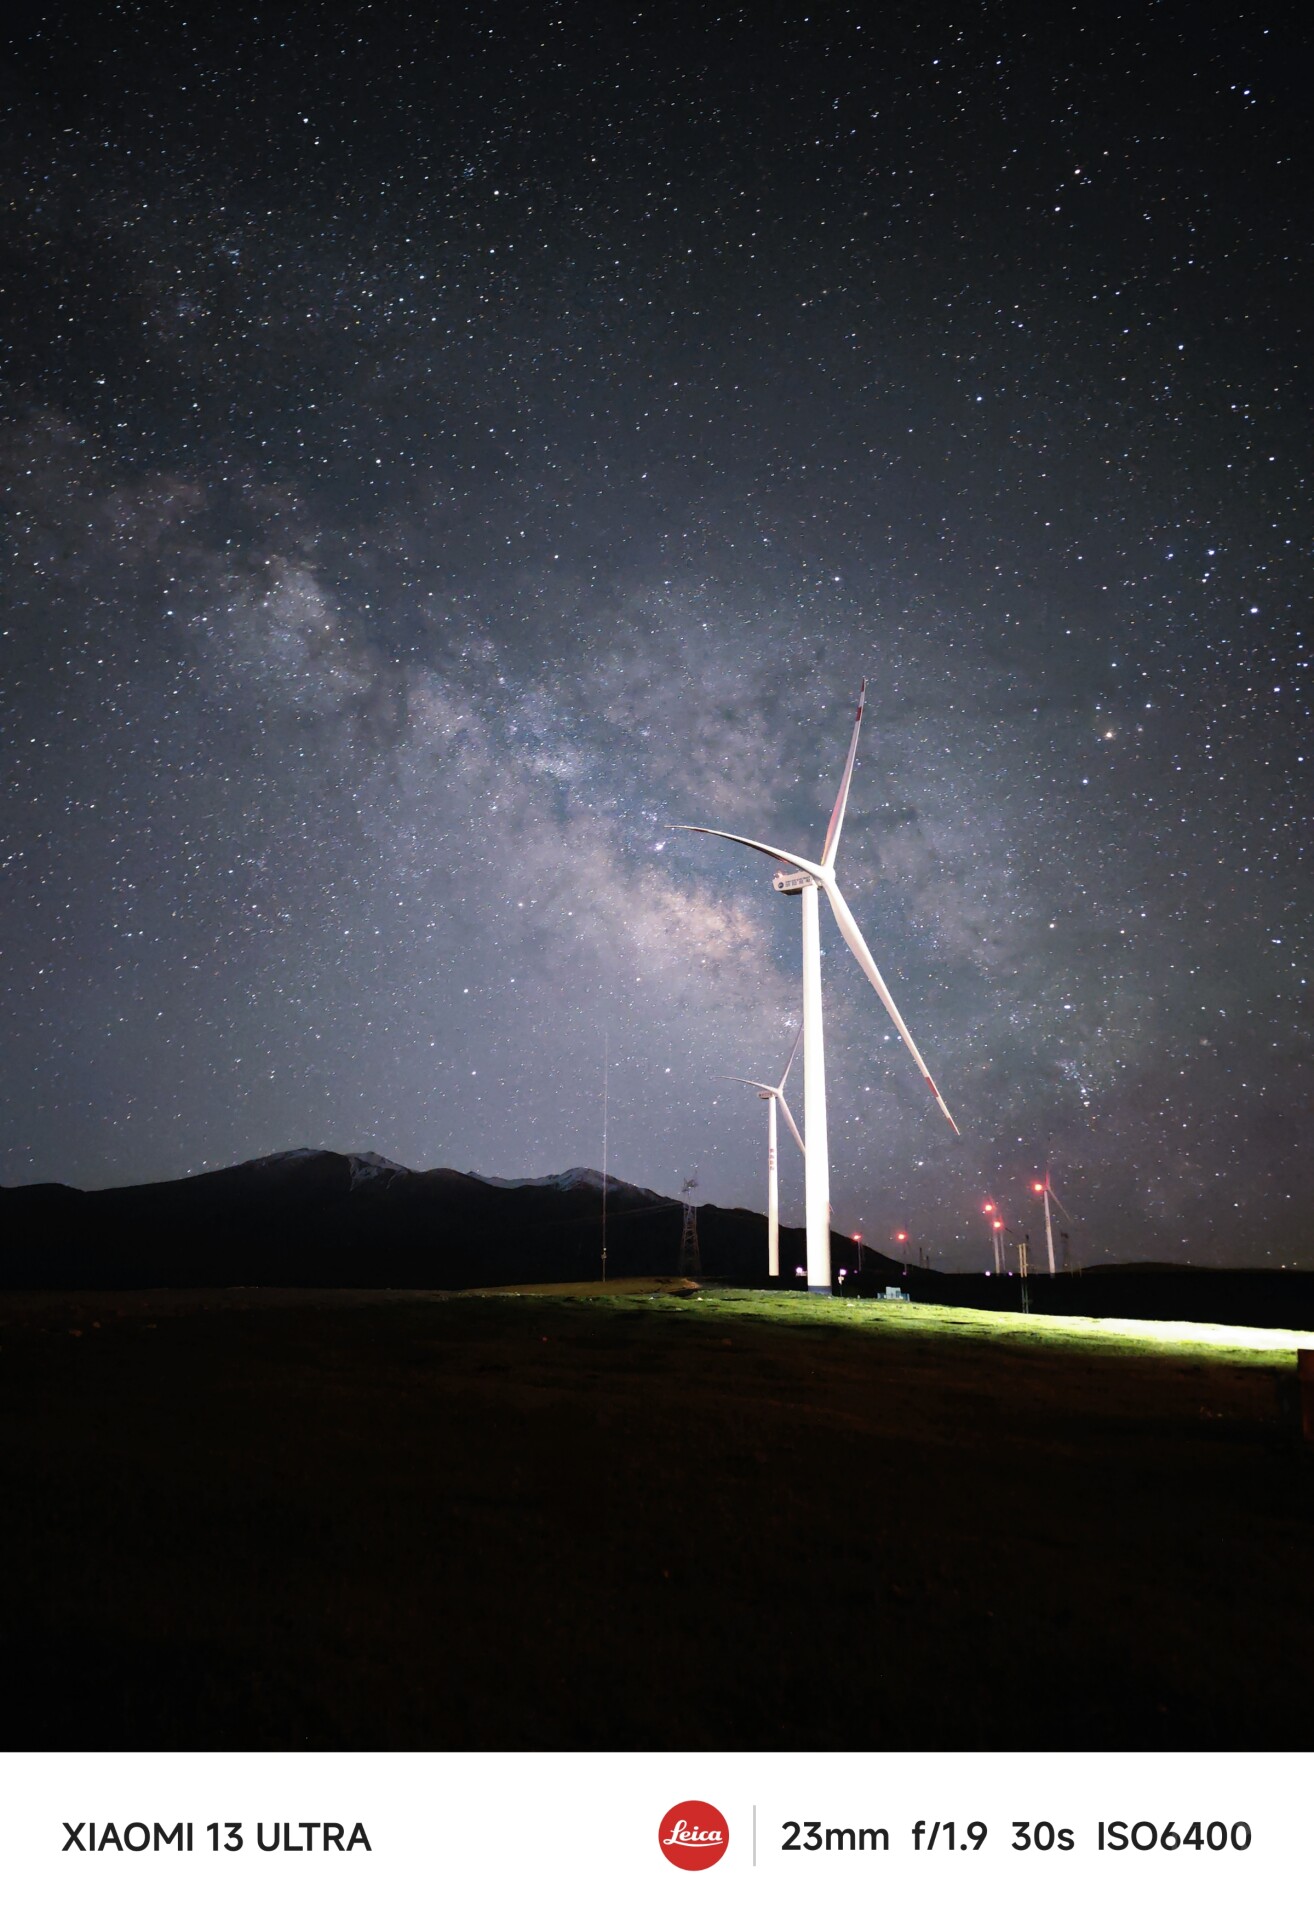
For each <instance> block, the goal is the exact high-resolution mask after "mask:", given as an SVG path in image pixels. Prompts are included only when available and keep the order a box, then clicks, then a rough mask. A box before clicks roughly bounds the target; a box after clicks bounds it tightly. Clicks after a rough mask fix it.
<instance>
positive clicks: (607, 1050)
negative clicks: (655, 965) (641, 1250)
mask: <svg viewBox="0 0 1314 1920" xmlns="http://www.w3.org/2000/svg"><path fill="white" fill-rule="evenodd" d="M610 1064H611V1037H610V1035H609V1034H608V1032H607V1029H606V1028H605V1027H604V1028H603V1029H602V1278H603V1282H604V1284H605V1282H606V1278H607V1070H608V1067H609V1066H610Z"/></svg>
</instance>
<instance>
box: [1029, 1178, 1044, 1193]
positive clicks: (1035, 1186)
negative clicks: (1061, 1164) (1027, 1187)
mask: <svg viewBox="0 0 1314 1920" xmlns="http://www.w3.org/2000/svg"><path fill="white" fill-rule="evenodd" d="M1031 1191H1032V1193H1043V1192H1044V1191H1045V1183H1044V1181H1043V1180H1035V1181H1033V1182H1032V1186H1031Z"/></svg>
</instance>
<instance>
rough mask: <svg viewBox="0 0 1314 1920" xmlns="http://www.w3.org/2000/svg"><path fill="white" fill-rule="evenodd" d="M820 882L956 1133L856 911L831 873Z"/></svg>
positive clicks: (862, 964) (954, 1125)
mask: <svg viewBox="0 0 1314 1920" xmlns="http://www.w3.org/2000/svg"><path fill="white" fill-rule="evenodd" d="M821 884H822V886H823V887H824V888H825V890H826V898H827V899H828V900H829V901H830V908H831V912H832V913H833V914H834V915H835V920H836V924H837V925H838V927H839V930H840V932H841V933H842V934H843V935H844V938H845V939H846V940H847V941H848V943H849V946H850V947H851V948H852V950H853V957H854V959H855V960H856V961H857V963H858V965H859V966H860V967H861V968H862V971H863V972H864V973H865V974H866V976H867V978H868V979H869V980H870V981H871V984H872V985H873V987H875V989H876V991H877V993H878V994H879V995H880V997H881V1000H882V1002H883V1003H884V1006H885V1011H886V1012H887V1013H888V1014H889V1016H890V1018H891V1020H893V1022H894V1024H895V1027H896V1028H897V1030H898V1034H899V1038H900V1039H901V1040H902V1041H903V1044H904V1045H905V1047H907V1049H908V1051H909V1053H910V1054H911V1055H912V1057H913V1059H914V1060H915V1061H916V1062H917V1066H918V1069H919V1070H920V1072H921V1076H922V1078H923V1080H925V1082H926V1084H927V1086H928V1087H929V1088H930V1089H931V1092H932V1094H933V1095H934V1097H935V1104H936V1106H937V1107H939V1109H940V1111H941V1113H942V1114H943V1115H944V1117H945V1119H946V1120H947V1121H948V1122H949V1125H950V1126H951V1127H952V1128H953V1130H954V1132H955V1133H957V1132H958V1123H957V1122H956V1121H955V1119H954V1116H953V1115H952V1114H951V1113H950V1111H949V1109H948V1107H947V1106H946V1105H945V1103H944V1100H943V1098H942V1096H941V1093H940V1089H939V1088H938V1087H937V1086H936V1084H935V1082H934V1080H932V1078H931V1074H930V1069H929V1068H928V1067H927V1064H926V1062H925V1060H923V1059H922V1056H921V1054H920V1053H919V1052H918V1051H917V1042H916V1041H915V1040H914V1039H913V1037H912V1035H911V1034H910V1033H909V1031H908V1029H907V1027H906V1026H905V1025H904V1022H903V1015H902V1014H901V1013H900V1012H899V1009H898V1008H897V1007H896V1006H895V1004H894V999H893V996H892V995H891V993H890V990H889V988H888V987H887V986H886V984H885V982H884V980H882V978H881V970H880V968H879V967H878V966H877V965H876V962H875V961H874V960H873V959H872V957H871V951H870V949H869V947H868V945H867V942H866V941H865V940H864V939H863V937H862V934H861V932H860V931H859V928H858V923H857V921H856V920H855V919H854V917H853V915H852V914H851V913H850V912H849V910H848V907H847V906H846V905H845V903H844V895H843V894H842V893H841V892H840V890H839V888H838V887H837V886H836V885H835V882H834V880H832V879H831V878H830V876H829V875H826V876H825V877H824V878H823V880H822V883H821Z"/></svg>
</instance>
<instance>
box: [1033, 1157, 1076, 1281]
mask: <svg viewBox="0 0 1314 1920" xmlns="http://www.w3.org/2000/svg"><path fill="white" fill-rule="evenodd" d="M1031 1191H1032V1192H1033V1193H1043V1194H1044V1196H1045V1248H1046V1251H1047V1252H1048V1254H1049V1270H1050V1272H1051V1274H1052V1273H1054V1272H1055V1271H1056V1268H1055V1266H1054V1225H1053V1222H1052V1220H1051V1219H1050V1214H1049V1203H1050V1201H1051V1200H1052V1201H1053V1202H1054V1205H1055V1206H1056V1207H1057V1208H1058V1210H1059V1212H1060V1213H1061V1214H1062V1215H1063V1218H1064V1219H1065V1220H1067V1221H1068V1222H1071V1220H1072V1215H1071V1214H1070V1213H1069V1212H1068V1210H1067V1208H1066V1207H1065V1206H1064V1204H1063V1202H1062V1201H1061V1200H1060V1199H1059V1197H1058V1195H1057V1193H1055V1191H1054V1183H1053V1181H1052V1180H1051V1179H1050V1177H1049V1168H1048V1167H1046V1169H1045V1177H1044V1179H1043V1180H1033V1181H1032V1182H1031Z"/></svg>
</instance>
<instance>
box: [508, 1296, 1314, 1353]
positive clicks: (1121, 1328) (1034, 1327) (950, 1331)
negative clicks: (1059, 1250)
mask: <svg viewBox="0 0 1314 1920" xmlns="http://www.w3.org/2000/svg"><path fill="white" fill-rule="evenodd" d="M638 1285H639V1283H636V1282H633V1281H629V1282H623V1283H620V1284H619V1285H617V1287H616V1288H615V1289H614V1290H613V1288H612V1287H610V1286H608V1287H605V1288H604V1287H603V1286H601V1285H600V1284H595V1285H586V1286H582V1287H575V1288H571V1287H564V1286H561V1287H554V1288H552V1289H551V1294H552V1296H553V1297H555V1298H559V1299H563V1300H576V1301H580V1302H583V1301H585V1300H587V1301H589V1302H590V1303H591V1304H593V1305H597V1306H599V1307H601V1308H604V1309H610V1310H611V1311H613V1312H622V1313H640V1312H642V1313H665V1314H689V1315H693V1316H696V1317H699V1318H702V1319H704V1320H707V1321H708V1322H709V1323H711V1322H717V1323H720V1322H723V1321H724V1322H726V1323H727V1324H729V1323H752V1324H754V1325H759V1326H778V1327H789V1328H793V1329H797V1330H800V1331H802V1330H811V1331H814V1332H818V1333H833V1332H836V1331H838V1330H840V1329H844V1330H847V1331H850V1332H855V1333H865V1334H875V1335H878V1336H879V1337H880V1338H881V1339H886V1340H919V1341H925V1340H936V1341H943V1342H968V1343H970V1342H982V1343H985V1344H988V1345H991V1346H1005V1347H1015V1348H1017V1349H1019V1350H1022V1351H1031V1352H1038V1351H1039V1352H1045V1353H1048V1354H1052V1355H1054V1356H1055V1357H1057V1356H1059V1355H1061V1354H1062V1352H1063V1351H1064V1350H1065V1349H1067V1350H1070V1351H1071V1352H1073V1353H1074V1354H1079V1353H1081V1354H1089V1353H1090V1352H1091V1351H1092V1350H1094V1351H1097V1352H1102V1353H1106V1354H1108V1355H1109V1356H1111V1357H1112V1356H1114V1355H1117V1356H1120V1357H1131V1358H1136V1357H1143V1358H1145V1359H1146V1360H1152V1359H1153V1358H1154V1357H1155V1356H1156V1355H1159V1356H1162V1357H1163V1358H1165V1359H1179V1360H1180V1359H1186V1358H1192V1357H1195V1358H1199V1359H1202V1360H1210V1361H1217V1362H1219V1363H1222V1364H1227V1365H1237V1366H1254V1367H1262V1368H1268V1369H1271V1370H1272V1369H1282V1368H1283V1367H1284V1366H1286V1365H1289V1363H1290V1358H1291V1356H1292V1355H1293V1354H1294V1353H1295V1351H1296V1349H1297V1348H1299V1347H1309V1346H1314V1332H1301V1331H1300V1330H1298V1329H1293V1328H1285V1327H1238V1326H1219V1325H1214V1324H1212V1323H1210V1322H1206V1321H1185V1320H1123V1319H1108V1320H1103V1319H1092V1318H1088V1317H1084V1316H1078V1315H1066V1314H1044V1313H1030V1314H1025V1313H999V1312H986V1311H984V1310H982V1309H979V1308H975V1307H941V1306H933V1305H926V1304H922V1303H918V1302H914V1301H886V1300H877V1299H866V1300H843V1299H837V1298H830V1299H826V1298H821V1299H818V1298H816V1297H814V1296H813V1295H811V1294H807V1293H802V1292H795V1291H790V1292H772V1291H768V1290H766V1289H765V1288H764V1289H761V1290H755V1289H745V1288H740V1287H715V1286H706V1287H704V1288H703V1289H702V1290H701V1291H700V1292H698V1293H696V1294H692V1295H689V1296H686V1297H680V1296H678V1295H675V1294H673V1293H672V1292H670V1291H669V1290H663V1291H661V1292H653V1293H645V1292H642V1291H639V1290H637V1289H638ZM622 1288H623V1290H622ZM546 1291H547V1290H546V1289H544V1290H542V1292H544V1293H545V1292H546ZM531 1292H532V1293H533V1295H534V1296H535V1297H541V1295H540V1290H538V1289H533V1290H529V1289H527V1290H526V1291H525V1293H519V1294H515V1295H510V1294H506V1293H504V1294H503V1296H502V1297H503V1298H512V1297H513V1298H517V1299H523V1298H525V1297H526V1295H527V1294H529V1293H531ZM486 1297H496V1295H495V1294H493V1293H491V1292H490V1293H489V1294H488V1295H487V1296H486Z"/></svg>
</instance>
